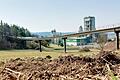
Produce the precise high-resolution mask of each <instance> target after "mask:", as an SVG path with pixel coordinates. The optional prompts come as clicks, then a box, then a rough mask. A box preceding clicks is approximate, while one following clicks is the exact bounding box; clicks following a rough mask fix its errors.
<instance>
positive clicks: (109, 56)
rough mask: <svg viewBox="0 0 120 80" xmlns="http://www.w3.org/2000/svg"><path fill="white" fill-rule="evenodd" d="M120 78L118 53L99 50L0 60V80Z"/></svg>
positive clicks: (98, 79) (108, 79) (104, 79)
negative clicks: (85, 54)
mask: <svg viewBox="0 0 120 80" xmlns="http://www.w3.org/2000/svg"><path fill="white" fill-rule="evenodd" d="M112 78H117V79H120V57H119V56H116V53H114V52H104V51H103V52H100V54H98V55H96V57H95V58H90V57H78V56H60V57H59V58H58V59H54V60H50V59H48V58H41V57H38V58H27V59H20V58H17V59H11V60H9V61H7V62H6V63H4V62H2V63H1V68H0V80H112Z"/></svg>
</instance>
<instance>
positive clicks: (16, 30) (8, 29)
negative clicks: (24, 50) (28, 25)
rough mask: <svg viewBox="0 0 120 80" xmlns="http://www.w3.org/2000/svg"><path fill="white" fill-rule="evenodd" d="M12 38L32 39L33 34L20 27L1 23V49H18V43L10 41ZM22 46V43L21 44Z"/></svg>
mask: <svg viewBox="0 0 120 80" xmlns="http://www.w3.org/2000/svg"><path fill="white" fill-rule="evenodd" d="M9 36H11V37H31V36H32V35H31V33H30V31H29V30H28V29H25V28H23V27H20V26H18V25H15V24H12V25H9V24H8V23H3V21H2V20H1V22H0V49H11V48H18V47H17V46H18V43H19V42H20V41H19V42H18V41H16V40H12V39H9ZM19 44H20V43H19Z"/></svg>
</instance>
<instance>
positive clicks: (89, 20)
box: [66, 16, 96, 46]
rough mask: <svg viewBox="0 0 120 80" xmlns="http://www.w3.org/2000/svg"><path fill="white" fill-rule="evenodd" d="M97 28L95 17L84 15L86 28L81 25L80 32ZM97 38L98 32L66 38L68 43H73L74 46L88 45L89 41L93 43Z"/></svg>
mask: <svg viewBox="0 0 120 80" xmlns="http://www.w3.org/2000/svg"><path fill="white" fill-rule="evenodd" d="M92 30H96V28H95V17H91V16H88V17H84V28H83V27H82V26H80V27H79V30H78V32H79V33H80V32H83V31H92ZM95 40H96V34H91V35H85V36H80V37H73V38H69V39H67V40H66V44H67V45H73V46H80V45H87V44H89V43H92V42H94V41H95Z"/></svg>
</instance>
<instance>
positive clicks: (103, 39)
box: [97, 33, 107, 51]
mask: <svg viewBox="0 0 120 80" xmlns="http://www.w3.org/2000/svg"><path fill="white" fill-rule="evenodd" d="M106 42H107V35H106V34H105V33H99V35H98V38H97V43H98V45H99V47H100V50H101V51H103V49H104V46H105V44H106Z"/></svg>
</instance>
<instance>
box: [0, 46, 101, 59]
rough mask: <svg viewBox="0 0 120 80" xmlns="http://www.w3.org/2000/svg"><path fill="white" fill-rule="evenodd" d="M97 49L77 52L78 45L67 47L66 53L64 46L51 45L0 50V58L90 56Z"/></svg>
mask: <svg viewBox="0 0 120 80" xmlns="http://www.w3.org/2000/svg"><path fill="white" fill-rule="evenodd" d="M98 52H99V51H98V50H95V49H92V50H91V51H90V52H79V48H78V47H74V46H72V47H67V53H64V48H63V47H60V46H56V45H51V47H50V48H47V49H46V50H44V51H42V52H39V50H1V51H0V60H1V61H3V60H7V59H11V58H26V57H46V56H47V55H50V56H51V57H52V59H54V58H57V57H59V56H64V55H76V56H92V55H93V54H96V53H98Z"/></svg>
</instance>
